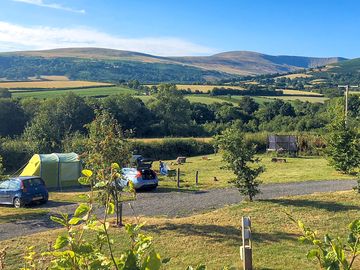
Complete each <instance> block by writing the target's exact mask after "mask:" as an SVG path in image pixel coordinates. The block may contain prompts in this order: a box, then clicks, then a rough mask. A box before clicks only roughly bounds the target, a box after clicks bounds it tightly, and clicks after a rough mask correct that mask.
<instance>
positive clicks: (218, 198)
mask: <svg viewBox="0 0 360 270" xmlns="http://www.w3.org/2000/svg"><path fill="white" fill-rule="evenodd" d="M355 183H356V182H355V181H354V180H341V181H308V182H297V183H285V184H284V183H283V184H266V185H262V186H261V190H262V194H261V195H259V196H257V197H256V199H272V198H277V197H283V196H294V195H305V194H312V193H315V192H332V191H342V190H349V189H352V187H353V186H355ZM241 200H242V197H241V196H240V193H239V192H238V191H237V189H235V188H225V189H213V190H208V191H180V192H179V191H176V190H175V191H172V192H169V191H162V190H161V189H159V190H158V191H157V192H148V193H145V192H144V193H139V194H138V198H137V200H136V201H134V202H131V204H132V207H133V209H134V210H135V212H136V215H139V216H142V215H143V216H167V217H179V216H186V215H191V214H193V213H199V212H203V211H209V210H212V209H217V208H221V207H223V206H225V205H230V204H236V203H239V202H240V201H241ZM49 206H50V207H52V212H57V213H58V212H68V213H72V212H73V211H74V209H75V208H76V205H74V204H70V205H62V206H55V205H51V202H49V203H48V205H47V206H46V207H49ZM123 213H124V215H125V216H129V215H133V214H134V213H133V210H132V209H131V207H130V206H129V204H127V203H125V204H124V210H123ZM49 215H50V214H49ZM49 215H45V216H44V217H43V218H40V219H39V218H38V219H33V220H24V221H16V222H13V223H5V224H0V241H1V240H5V239H10V238H14V237H19V236H22V235H29V234H32V233H36V232H40V231H45V230H49V229H52V228H56V227H57V225H56V224H55V223H54V222H52V221H51V220H50V219H49Z"/></svg>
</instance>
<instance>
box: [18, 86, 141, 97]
mask: <svg viewBox="0 0 360 270" xmlns="http://www.w3.org/2000/svg"><path fill="white" fill-rule="evenodd" d="M69 92H73V93H75V94H77V95H79V96H83V97H96V96H100V97H104V96H110V95H117V94H136V93H137V92H136V91H135V90H132V89H129V88H125V87H119V86H114V87H96V88H78V89H63V90H39V91H26V92H16V91H14V92H13V93H12V96H13V97H16V98H27V97H34V98H52V97H58V96H61V95H64V94H66V93H69Z"/></svg>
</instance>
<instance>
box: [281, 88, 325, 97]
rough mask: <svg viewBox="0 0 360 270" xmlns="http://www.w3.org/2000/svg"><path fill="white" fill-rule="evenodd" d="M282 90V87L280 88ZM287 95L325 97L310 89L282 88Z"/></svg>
mask: <svg viewBox="0 0 360 270" xmlns="http://www.w3.org/2000/svg"><path fill="white" fill-rule="evenodd" d="M279 90H280V89H279ZM281 90H282V91H283V93H284V94H285V95H294V96H314V97H323V96H324V95H322V94H319V93H314V92H309V91H302V90H293V89H281Z"/></svg>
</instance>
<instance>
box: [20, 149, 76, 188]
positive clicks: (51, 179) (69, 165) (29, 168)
mask: <svg viewBox="0 0 360 270" xmlns="http://www.w3.org/2000/svg"><path fill="white" fill-rule="evenodd" d="M20 176H40V177H41V178H42V179H43V180H44V181H45V183H46V186H47V187H49V188H57V189H62V188H63V187H70V186H77V185H79V183H78V179H79V177H80V176H81V161H80V158H79V156H78V154H76V153H61V154H60V153H52V154H35V155H33V156H32V158H31V159H30V160H29V162H28V164H27V165H26V166H25V168H24V170H23V171H22V173H21V174H20Z"/></svg>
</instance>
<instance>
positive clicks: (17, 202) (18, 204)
mask: <svg viewBox="0 0 360 270" xmlns="http://www.w3.org/2000/svg"><path fill="white" fill-rule="evenodd" d="M23 206H24V205H23V203H22V201H21V199H20V198H15V199H14V207H15V208H20V207H23Z"/></svg>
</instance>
